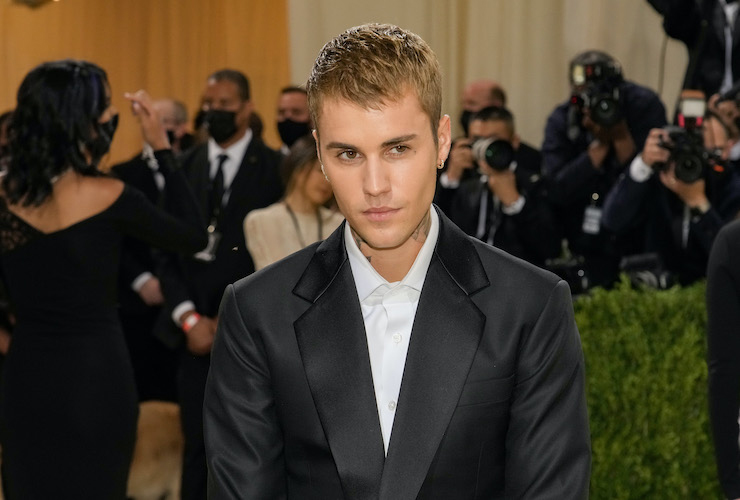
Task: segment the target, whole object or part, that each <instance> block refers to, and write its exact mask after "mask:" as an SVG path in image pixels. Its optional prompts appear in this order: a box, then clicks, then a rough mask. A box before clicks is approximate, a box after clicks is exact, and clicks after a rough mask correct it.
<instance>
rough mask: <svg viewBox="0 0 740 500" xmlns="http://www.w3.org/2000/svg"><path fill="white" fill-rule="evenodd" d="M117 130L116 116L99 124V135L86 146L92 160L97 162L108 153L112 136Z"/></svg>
mask: <svg viewBox="0 0 740 500" xmlns="http://www.w3.org/2000/svg"><path fill="white" fill-rule="evenodd" d="M117 128H118V115H113V118H111V119H110V120H108V121H107V122H103V123H101V124H100V134H99V135H98V136H97V137H95V138H94V139H92V140H91V141H90V142H89V143H88V145H87V150H88V151H89V152H90V154H91V155H92V157H93V158H94V159H96V160H98V159H100V158H102V157H103V156H105V155H106V154H107V153H108V151H110V145H111V142H113V135H114V134H115V133H116V129H117Z"/></svg>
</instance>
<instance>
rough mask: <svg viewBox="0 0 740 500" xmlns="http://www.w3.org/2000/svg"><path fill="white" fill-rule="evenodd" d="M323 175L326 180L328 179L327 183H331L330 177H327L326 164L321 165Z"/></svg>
mask: <svg viewBox="0 0 740 500" xmlns="http://www.w3.org/2000/svg"><path fill="white" fill-rule="evenodd" d="M321 173H322V174H324V179H326V182H331V181H330V180H329V176H327V175H326V172H325V171H324V164H323V163H321Z"/></svg>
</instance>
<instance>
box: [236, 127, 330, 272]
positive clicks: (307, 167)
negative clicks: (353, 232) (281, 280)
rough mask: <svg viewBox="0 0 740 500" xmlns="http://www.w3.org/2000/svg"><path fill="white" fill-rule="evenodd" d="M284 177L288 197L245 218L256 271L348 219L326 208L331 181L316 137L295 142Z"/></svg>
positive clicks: (284, 166)
mask: <svg viewBox="0 0 740 500" xmlns="http://www.w3.org/2000/svg"><path fill="white" fill-rule="evenodd" d="M281 176H282V178H283V182H284V184H285V197H284V198H283V199H282V200H281V201H280V202H278V203H274V204H272V205H270V206H269V207H266V208H261V209H259V210H252V211H251V212H249V214H248V215H247V217H246V218H245V219H244V238H245V239H246V242H247V248H248V249H249V253H250V254H251V255H252V259H253V260H254V268H255V270H259V269H262V268H263V267H265V266H267V265H269V264H272V263H273V262H276V261H278V260H280V259H282V258H283V257H287V256H288V255H290V254H292V253H293V252H297V251H298V250H300V249H302V248H305V247H307V246H308V245H310V244H311V243H315V242H317V241H321V240H323V239H324V238H326V237H327V236H329V235H330V234H331V233H332V232H334V230H335V229H336V228H337V227H338V226H339V224H341V223H342V221H343V220H344V217H343V216H342V214H340V213H339V212H335V211H333V210H330V209H328V208H326V207H325V205H326V204H327V203H328V202H329V201H330V199H331V197H332V191H331V184H329V182H328V181H327V180H326V178H325V177H324V174H323V173H322V172H321V164H320V163H319V158H318V155H317V153H316V142H315V141H314V139H313V137H311V136H310V135H308V136H304V137H302V138H300V139H298V140H297V141H296V142H295V143H293V147H292V148H291V150H290V154H289V155H288V156H287V157H286V158H285V159H284V160H283V163H282V167H281Z"/></svg>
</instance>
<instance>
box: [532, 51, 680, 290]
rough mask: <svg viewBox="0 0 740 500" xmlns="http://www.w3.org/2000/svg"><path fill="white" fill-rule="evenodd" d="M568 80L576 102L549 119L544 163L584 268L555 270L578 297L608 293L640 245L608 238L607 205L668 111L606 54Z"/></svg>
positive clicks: (583, 63) (586, 56)
mask: <svg viewBox="0 0 740 500" xmlns="http://www.w3.org/2000/svg"><path fill="white" fill-rule="evenodd" d="M568 75H569V81H570V96H569V97H568V100H567V101H565V102H563V103H561V104H560V105H559V106H558V107H557V108H555V110H554V111H553V112H552V113H551V114H550V116H549V117H548V120H547V125H546V128H545V139H544V142H543V145H542V157H543V171H544V174H545V176H547V178H548V181H549V184H548V188H549V195H550V200H551V201H552V204H553V206H554V209H555V210H556V215H555V217H556V220H557V222H558V223H559V224H561V225H562V231H563V234H564V235H565V238H566V240H567V243H568V250H569V253H570V255H571V256H572V262H574V264H573V266H577V267H578V268H577V269H576V268H575V267H574V268H573V269H569V268H565V267H563V266H562V265H559V268H557V269H556V268H554V267H553V268H552V269H553V270H554V271H556V272H558V274H560V275H561V276H562V277H563V278H566V279H569V276H570V275H571V274H574V273H575V274H576V275H578V283H575V282H573V280H571V279H569V282H570V283H571V286H573V287H574V288H575V289H582V288H588V287H591V286H597V285H602V286H608V285H610V284H611V283H613V282H614V280H615V279H616V278H617V276H618V266H619V261H620V259H621V257H622V256H623V255H626V254H630V253H634V250H635V249H636V248H638V247H639V243H640V242H641V238H639V237H636V236H635V235H632V234H629V233H624V234H622V235H620V236H619V237H617V236H616V235H614V234H612V233H610V232H609V231H607V230H605V229H604V228H603V227H602V226H603V225H602V221H601V219H602V208H603V201H604V199H605V197H606V196H607V194H608V193H609V191H610V190H611V189H612V187H613V186H614V184H615V183H616V182H617V179H618V178H619V176H620V174H622V172H624V170H625V169H626V168H627V166H628V165H629V164H630V162H631V161H632V159H633V158H634V157H635V155H636V154H637V153H638V152H639V147H640V146H641V145H642V144H643V143H644V142H645V139H646V138H647V136H648V132H649V131H650V129H652V128H655V127H662V126H664V125H665V124H666V118H665V116H666V113H665V107H664V106H663V103H662V102H661V101H660V98H659V97H658V95H657V94H656V93H655V92H653V91H652V90H650V89H648V88H646V87H642V86H640V85H637V84H635V83H632V82H630V81H628V80H625V79H624V75H623V73H622V67H621V65H620V64H619V62H618V61H617V60H616V59H614V58H613V57H612V56H610V55H609V54H606V53H604V52H600V51H596V50H589V51H586V52H583V53H581V54H578V55H577V56H576V57H574V58H573V60H572V61H571V62H570V65H569V68H568ZM573 266H571V267H573Z"/></svg>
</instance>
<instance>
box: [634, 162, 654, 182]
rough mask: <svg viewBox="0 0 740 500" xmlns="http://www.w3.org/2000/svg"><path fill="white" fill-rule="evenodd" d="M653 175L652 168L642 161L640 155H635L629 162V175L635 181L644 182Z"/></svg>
mask: <svg viewBox="0 0 740 500" xmlns="http://www.w3.org/2000/svg"><path fill="white" fill-rule="evenodd" d="M652 175H653V169H652V168H651V167H650V166H649V165H648V164H647V163H645V162H644V161H642V155H637V156H635V159H634V160H632V163H630V177H631V178H632V180H633V181H635V182H645V181H646V180H648V179H649V178H650V177H652Z"/></svg>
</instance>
